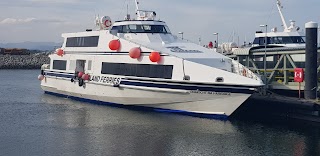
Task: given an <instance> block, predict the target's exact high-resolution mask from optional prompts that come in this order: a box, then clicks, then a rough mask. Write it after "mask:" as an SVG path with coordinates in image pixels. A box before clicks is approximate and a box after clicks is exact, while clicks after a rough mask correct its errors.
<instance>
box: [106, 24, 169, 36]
mask: <svg viewBox="0 0 320 156" xmlns="http://www.w3.org/2000/svg"><path fill="white" fill-rule="evenodd" d="M111 31H117V32H118V33H161V34H171V32H170V30H169V28H168V27H167V26H165V25H149V24H143V25H141V24H130V25H123V26H113V27H112V29H111Z"/></svg>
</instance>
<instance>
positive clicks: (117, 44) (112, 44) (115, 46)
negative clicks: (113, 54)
mask: <svg viewBox="0 0 320 156" xmlns="http://www.w3.org/2000/svg"><path fill="white" fill-rule="evenodd" d="M120 45H121V44H120V41H119V40H111V41H110V42H109V48H110V49H111V50H119V49H120Z"/></svg>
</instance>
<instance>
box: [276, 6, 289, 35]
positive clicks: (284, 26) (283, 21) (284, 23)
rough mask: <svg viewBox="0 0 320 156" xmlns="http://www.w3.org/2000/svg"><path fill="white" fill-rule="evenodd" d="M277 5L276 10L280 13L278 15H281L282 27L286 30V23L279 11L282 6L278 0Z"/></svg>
mask: <svg viewBox="0 0 320 156" xmlns="http://www.w3.org/2000/svg"><path fill="white" fill-rule="evenodd" d="M277 7H278V11H279V13H280V17H281V20H282V24H283V28H284V30H285V31H287V30H288V26H287V24H286V21H285V19H284V17H283V14H282V11H281V9H282V8H283V6H282V5H281V2H280V0H277Z"/></svg>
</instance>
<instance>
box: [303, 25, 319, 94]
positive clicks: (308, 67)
mask: <svg viewBox="0 0 320 156" xmlns="http://www.w3.org/2000/svg"><path fill="white" fill-rule="evenodd" d="M305 27H306V56H305V58H306V61H305V90H304V97H305V99H316V98H317V88H318V80H317V68H318V67H317V51H318V50H317V48H318V45H317V44H318V43H317V40H318V23H315V22H308V23H306V25H305Z"/></svg>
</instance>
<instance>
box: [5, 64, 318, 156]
mask: <svg viewBox="0 0 320 156" xmlns="http://www.w3.org/2000/svg"><path fill="white" fill-rule="evenodd" d="M38 72H39V71H33V70H32V71H28V70H26V71H21V70H18V71H12V70H9V71H0V77H1V78H2V81H0V86H1V87H2V88H1V89H0V94H1V98H0V123H1V126H0V155H139V156H140V155H290V156H291V155H297V156H301V155H320V128H319V127H320V126H314V125H308V124H306V123H297V122H296V121H294V122H293V123H292V122H289V121H283V122H278V121H275V120H273V121H272V120H271V121H255V120H252V121H250V120H231V121H220V120H212V119H203V118H196V117H189V116H183V115H176V114H166V113H157V112H146V111H137V110H129V109H123V108H115V107H109V106H100V105H93V104H88V103H82V102H77V101H73V100H70V99H65V98H60V97H55V96H51V95H46V94H43V91H42V90H41V89H40V87H39V81H38V80H36V76H37V75H38ZM21 75H24V78H23V79H21ZM34 75H35V76H34Z"/></svg>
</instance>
